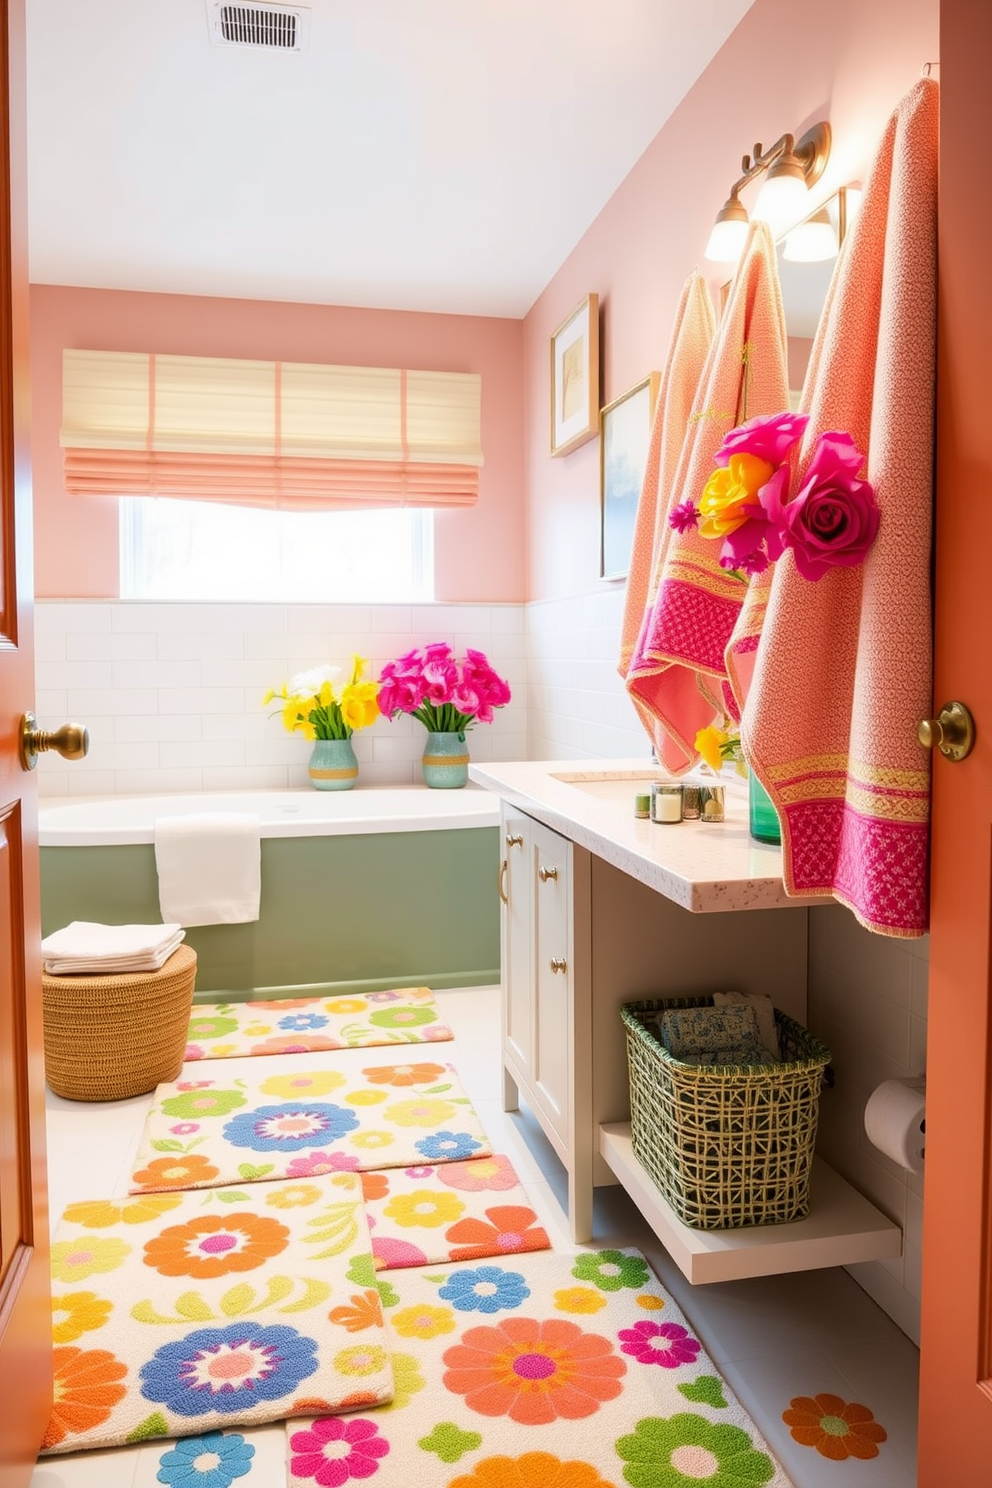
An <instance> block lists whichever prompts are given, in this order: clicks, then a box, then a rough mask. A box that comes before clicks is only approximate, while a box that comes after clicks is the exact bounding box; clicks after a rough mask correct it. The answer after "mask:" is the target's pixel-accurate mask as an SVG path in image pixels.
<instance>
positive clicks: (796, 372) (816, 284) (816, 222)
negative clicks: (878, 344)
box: [720, 186, 861, 411]
mask: <svg viewBox="0 0 992 1488" xmlns="http://www.w3.org/2000/svg"><path fill="white" fill-rule="evenodd" d="M860 199H861V192H860V190H859V189H858V188H857V187H856V186H841V187H840V189H839V190H838V191H837V192H835V193H834V195H833V196H832V197H831V198H830V199H829V201H826V202H824V203H823V205H822V206H821V207H818V208H817V209H816V211H815V212H811V213H810V215H809V216H808V217H805V218H803V220H802V222H800V223H798V224H797V225H796V226H795V227H793V228H790V230H789V231H788V232H787V233H785V234H783V236H782V237H781V238H780V239H779V240H778V244H777V248H778V273H779V281H780V283H781V285H782V301H783V303H784V305H785V326H786V334H787V337H788V350H787V354H788V373H789V407H790V408H791V409H792V410H793V411H795V410H796V409H797V408H798V406H799V399H800V396H801V395H802V387H803V380H804V378H805V376H806V368H807V367H808V365H809V358H810V352H811V351H812V350H813V338H814V337H815V335H816V328H817V326H818V325H819V323H820V314H821V312H822V310H823V305H824V302H825V300H826V298H827V290H828V289H829V287H830V278H831V275H832V274H833V271H834V264H835V263H836V261H837V254H838V253H839V252H840V245H841V243H843V241H844V238H845V237H846V235H847V229H848V225H849V223H850V221H851V217H852V216H853V214H854V212H855V211H856V210H857V205H858V202H859V201H860ZM729 292H730V283H729V282H728V283H727V284H725V285H723V287H722V289H721V292H720V304H721V308H722V307H723V306H724V305H725V304H726V302H727V296H728V294H729Z"/></svg>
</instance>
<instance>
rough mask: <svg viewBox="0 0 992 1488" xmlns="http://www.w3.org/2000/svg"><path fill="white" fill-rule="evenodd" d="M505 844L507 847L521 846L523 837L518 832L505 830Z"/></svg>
mask: <svg viewBox="0 0 992 1488" xmlns="http://www.w3.org/2000/svg"><path fill="white" fill-rule="evenodd" d="M506 845H507V847H523V845H524V839H523V838H522V837H521V836H520V833H519V832H507V834H506Z"/></svg>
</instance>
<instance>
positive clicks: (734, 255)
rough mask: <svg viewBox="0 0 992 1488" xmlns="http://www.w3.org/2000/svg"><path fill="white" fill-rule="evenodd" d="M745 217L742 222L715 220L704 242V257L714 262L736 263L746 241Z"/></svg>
mask: <svg viewBox="0 0 992 1488" xmlns="http://www.w3.org/2000/svg"><path fill="white" fill-rule="evenodd" d="M747 228H748V224H747V219H746V218H745V220H744V221H743V222H739V221H736V220H734V221H728V222H720V221H716V222H714V224H713V230H712V232H711V233H710V237H709V242H708V243H707V244H706V249H705V257H706V258H708V259H711V260H712V261H713V262H715V263H736V262H737V260H738V259H739V258H740V256H741V254H742V253H743V252H744V244H745V243H746V242H747Z"/></svg>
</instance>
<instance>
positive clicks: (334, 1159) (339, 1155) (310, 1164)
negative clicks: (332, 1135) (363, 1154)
mask: <svg viewBox="0 0 992 1488" xmlns="http://www.w3.org/2000/svg"><path fill="white" fill-rule="evenodd" d="M358 1166H359V1161H358V1158H357V1157H351V1156H350V1155H349V1154H348V1153H345V1152H308V1153H307V1154H306V1156H305V1157H294V1158H293V1161H292V1162H291V1163H290V1164H289V1167H288V1168H287V1169H286V1177H287V1178H316V1177H318V1176H319V1175H320V1174H321V1173H355V1172H357V1171H358Z"/></svg>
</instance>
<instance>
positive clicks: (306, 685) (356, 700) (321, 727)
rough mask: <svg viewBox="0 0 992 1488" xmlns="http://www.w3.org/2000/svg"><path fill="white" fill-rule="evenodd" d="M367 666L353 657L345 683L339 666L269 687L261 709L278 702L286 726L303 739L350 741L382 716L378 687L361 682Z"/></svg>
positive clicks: (303, 674) (309, 673)
mask: <svg viewBox="0 0 992 1488" xmlns="http://www.w3.org/2000/svg"><path fill="white" fill-rule="evenodd" d="M367 666H368V662H367V661H366V660H365V658H364V657H362V656H357V655H355V656H352V666H351V676H350V677H349V679H348V681H347V682H345V683H342V684H339V683H338V680H337V679H338V677H339V676H340V675H341V668H340V667H334V666H321V667H313V668H312V670H310V671H308V672H299V673H297V675H296V676H295V677H290V679H289V681H288V682H284V683H283V684H282V686H281V687H279V688H272V687H270V688H269V690H268V692H267V693H266V694H265V696H264V697H263V699H262V706H263V707H266V706H267V705H268V704H269V703H271V702H275V701H279V702H280V703H281V704H282V707H281V708H280V709H279V710H278V712H279V713H281V715H282V721H283V725H284V726H285V727H286V728H287V729H288V730H289V732H290V733H293V734H302V735H303V737H304V739H350V738H351V736H352V734H353V733H354V732H355V730H356V729H363V728H367V727H368V725H369V724H370V723H375V720H376V719H377V718H378V717H379V704H378V702H377V701H376V698H377V695H378V692H379V684H378V682H363V681H362V676H363V674H364V672H365V668H366V667H367ZM271 716H272V717H275V716H276V714H272V715H271Z"/></svg>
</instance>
